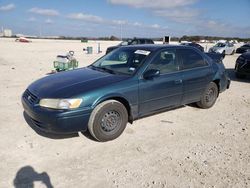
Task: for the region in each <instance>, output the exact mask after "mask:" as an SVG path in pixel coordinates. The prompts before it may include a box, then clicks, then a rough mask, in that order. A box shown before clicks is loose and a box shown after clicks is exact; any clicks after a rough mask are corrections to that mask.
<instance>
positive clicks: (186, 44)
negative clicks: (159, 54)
mask: <svg viewBox="0 0 250 188" xmlns="http://www.w3.org/2000/svg"><path fill="white" fill-rule="evenodd" d="M181 45H185V46H192V47H195V48H197V49H199V50H200V51H202V52H204V48H203V47H202V46H201V45H199V44H197V43H194V42H185V43H181Z"/></svg>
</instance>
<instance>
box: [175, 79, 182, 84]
mask: <svg viewBox="0 0 250 188" xmlns="http://www.w3.org/2000/svg"><path fill="white" fill-rule="evenodd" d="M174 83H175V84H181V83H182V80H175V81H174Z"/></svg>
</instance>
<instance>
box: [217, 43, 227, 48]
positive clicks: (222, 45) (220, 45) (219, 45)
mask: <svg viewBox="0 0 250 188" xmlns="http://www.w3.org/2000/svg"><path fill="white" fill-rule="evenodd" d="M215 46H216V47H225V46H226V44H224V43H217V44H216V45H215Z"/></svg>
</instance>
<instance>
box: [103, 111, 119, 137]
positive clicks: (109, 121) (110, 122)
mask: <svg viewBox="0 0 250 188" xmlns="http://www.w3.org/2000/svg"><path fill="white" fill-rule="evenodd" d="M121 121H122V120H121V116H120V114H119V113H118V112H116V111H113V110H112V111H109V112H107V113H106V114H105V115H104V116H103V117H102V120H101V127H102V130H104V131H105V132H111V131H113V130H114V129H115V128H117V127H118V126H119V125H120V124H121Z"/></svg>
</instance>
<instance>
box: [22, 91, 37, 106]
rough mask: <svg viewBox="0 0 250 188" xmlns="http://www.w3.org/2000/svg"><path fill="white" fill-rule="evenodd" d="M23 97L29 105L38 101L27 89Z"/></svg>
mask: <svg viewBox="0 0 250 188" xmlns="http://www.w3.org/2000/svg"><path fill="white" fill-rule="evenodd" d="M23 97H24V98H25V100H26V101H28V102H29V103H30V104H35V103H36V102H37V101H38V97H37V96H35V95H34V94H32V93H31V92H30V91H29V90H28V89H26V91H25V92H24V94H23Z"/></svg>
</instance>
